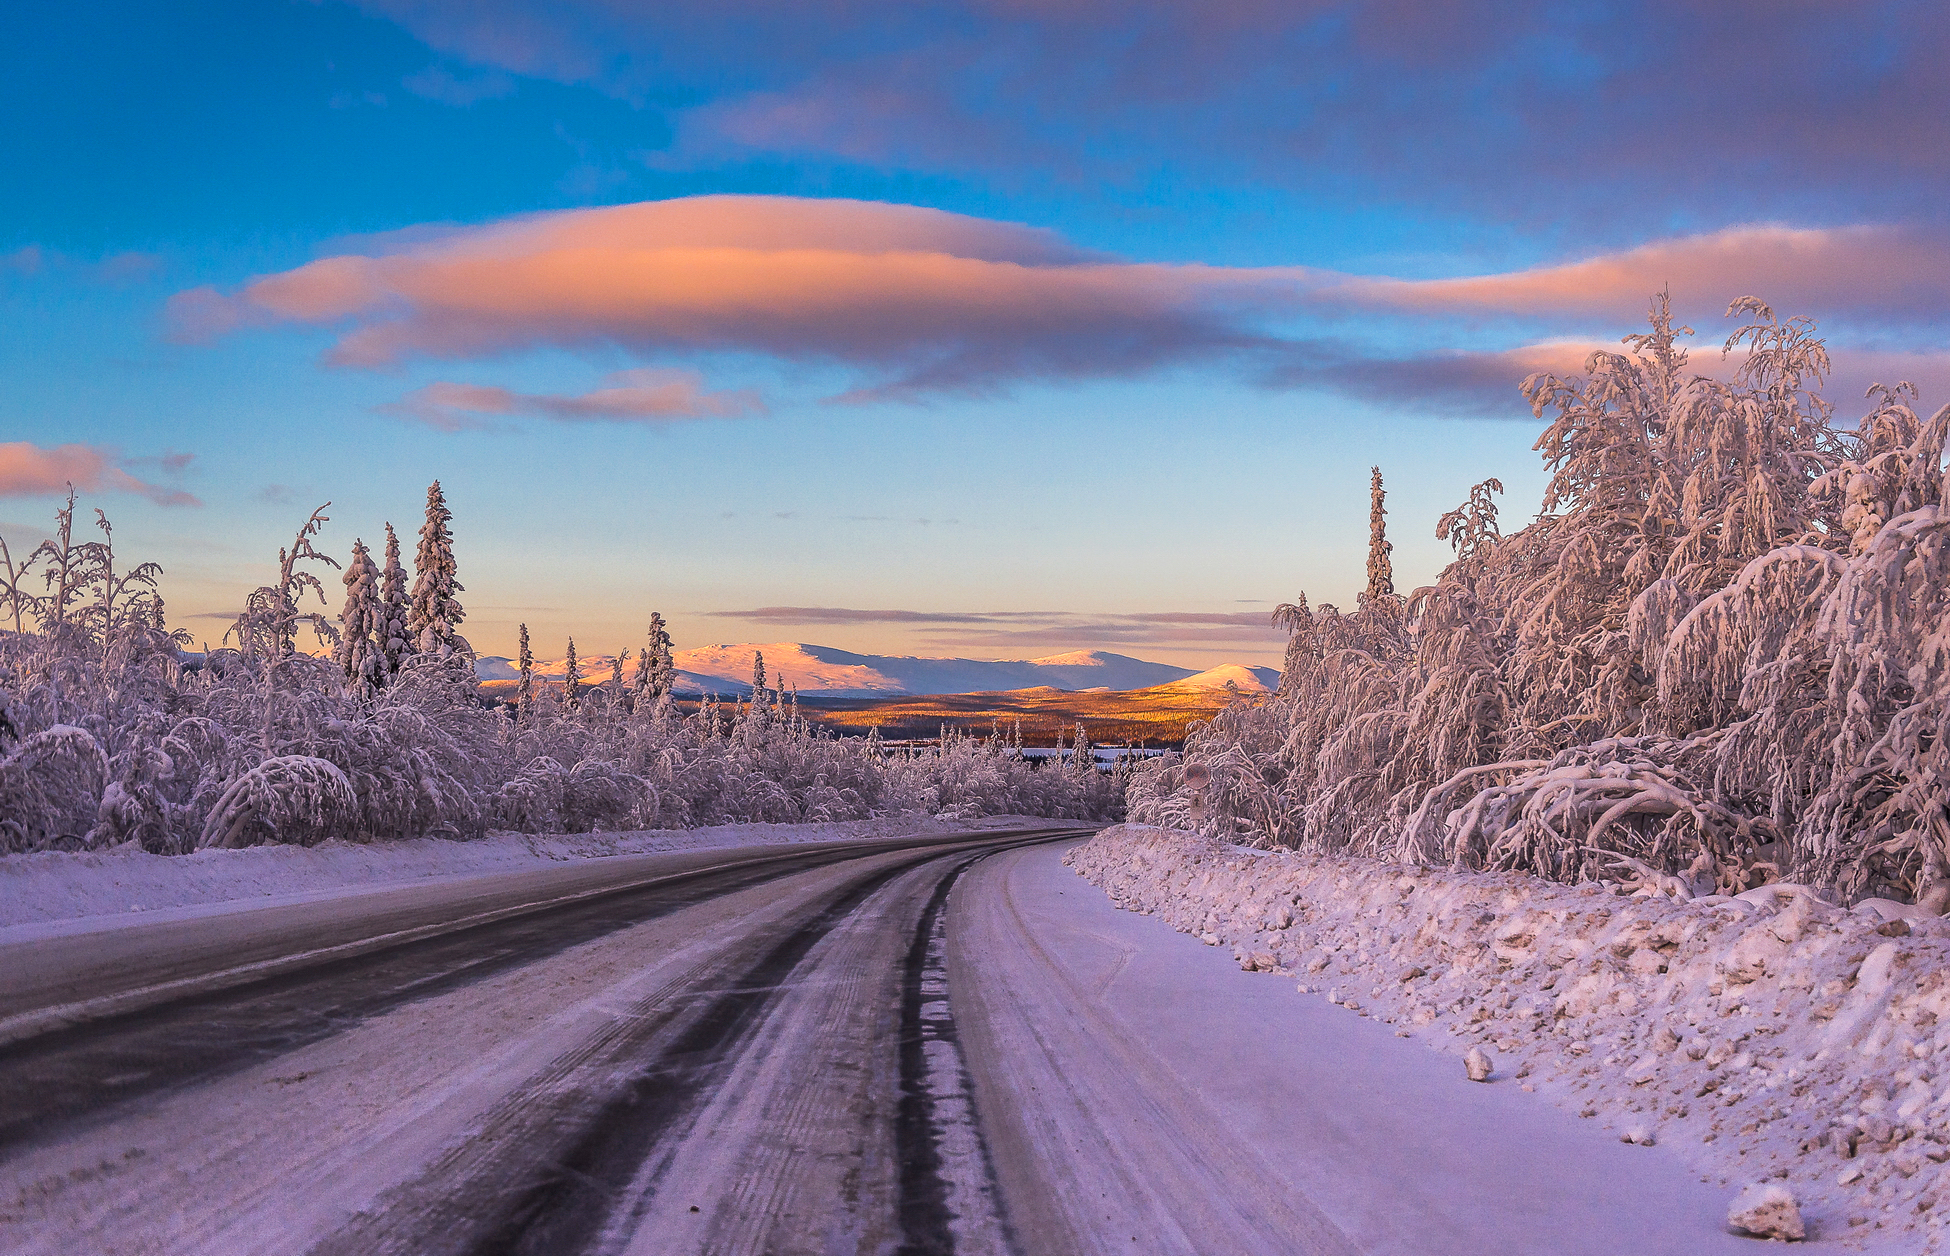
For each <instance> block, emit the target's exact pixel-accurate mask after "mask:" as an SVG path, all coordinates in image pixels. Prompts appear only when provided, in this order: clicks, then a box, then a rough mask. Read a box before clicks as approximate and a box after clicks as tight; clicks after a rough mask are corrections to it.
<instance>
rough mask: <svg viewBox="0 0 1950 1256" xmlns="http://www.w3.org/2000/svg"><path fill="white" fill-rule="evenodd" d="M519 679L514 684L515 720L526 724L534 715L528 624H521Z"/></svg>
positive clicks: (533, 664) (532, 673)
mask: <svg viewBox="0 0 1950 1256" xmlns="http://www.w3.org/2000/svg"><path fill="white" fill-rule="evenodd" d="M517 661H518V662H519V663H520V665H521V679H520V680H519V681H517V682H516V684H515V720H516V722H518V723H521V724H526V723H528V721H529V720H531V719H533V718H534V715H535V653H534V651H532V650H530V649H529V648H528V625H527V624H523V625H522V626H521V651H520V657H519V659H518V660H517Z"/></svg>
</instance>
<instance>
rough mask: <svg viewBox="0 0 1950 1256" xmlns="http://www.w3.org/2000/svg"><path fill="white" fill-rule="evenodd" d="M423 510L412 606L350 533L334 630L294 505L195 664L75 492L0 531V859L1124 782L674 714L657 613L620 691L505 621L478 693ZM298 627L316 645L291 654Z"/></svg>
mask: <svg viewBox="0 0 1950 1256" xmlns="http://www.w3.org/2000/svg"><path fill="white" fill-rule="evenodd" d="M97 515H98V519H99V512H97ZM427 516H428V518H427V525H426V527H425V528H424V529H423V530H422V532H421V547H420V548H421V554H422V557H423V558H424V559H425V561H426V562H427V563H428V564H429V566H428V569H427V570H426V571H423V572H422V573H421V578H418V579H416V580H415V581H414V584H413V593H412V594H411V596H409V594H408V591H407V590H408V585H407V580H406V573H405V571H404V570H403V568H402V567H401V565H400V561H399V544H398V540H397V538H396V536H395V534H394V533H393V530H392V528H391V526H390V525H389V526H388V527H387V545H386V561H385V565H384V567H383V568H381V567H379V566H378V565H377V564H375V562H374V561H373V558H372V556H371V554H370V553H368V552H367V551H366V549H365V547H364V546H363V545H362V544H361V545H355V547H354V553H353V559H352V562H351V564H350V567H349V569H348V570H347V571H346V573H345V576H344V584H345V587H346V601H345V611H344V613H343V615H342V616H340V617H339V619H338V620H337V621H336V622H335V621H333V620H332V619H329V618H327V617H326V616H325V615H324V613H323V612H322V610H308V609H305V607H304V606H303V605H302V604H303V603H305V602H308V601H309V600H310V599H311V598H313V597H315V598H317V600H318V602H319V605H320V606H321V607H322V606H323V599H324V586H323V583H322V581H321V580H320V579H319V578H318V577H317V576H316V575H315V574H314V573H313V572H312V571H311V570H308V567H309V566H318V565H323V566H330V567H336V566H337V565H338V564H337V563H336V562H335V561H334V560H332V559H331V558H329V557H327V556H326V555H325V554H323V553H320V552H319V551H318V550H316V549H315V548H313V541H314V539H316V538H317V537H319V536H320V535H321V533H322V528H323V525H324V524H325V523H326V522H327V519H326V517H325V515H324V513H323V508H321V509H320V510H319V511H316V512H313V514H312V516H311V518H310V519H309V520H307V521H306V523H305V525H304V526H303V527H302V528H301V529H300V531H299V532H298V534H297V536H296V538H295V539H294V541H293V544H292V545H291V546H290V547H289V548H288V549H286V550H284V551H282V552H281V553H280V554H279V567H278V572H277V577H276V582H275V583H273V584H269V585H266V586H265V587H263V588H260V589H258V590H257V591H256V592H254V593H253V594H252V595H251V597H250V598H249V600H248V603H247V606H246V609H245V611H244V613H243V614H242V615H240V616H239V618H238V620H237V623H236V624H235V626H234V627H233V628H232V629H231V631H230V632H229V634H227V636H226V644H225V645H224V646H223V647H222V648H219V649H215V650H211V651H209V652H208V653H207V654H205V655H195V654H187V653H184V652H183V648H182V647H183V646H185V645H186V644H188V638H187V636H186V635H185V634H181V633H177V634H172V633H170V632H169V631H167V630H166V628H165V627H164V622H165V620H164V610H163V605H162V600H161V599H160V598H159V597H157V596H156V591H155V582H156V577H157V576H158V575H159V574H160V571H159V569H158V568H156V567H155V566H154V565H153V564H144V565H142V566H139V567H135V568H130V569H127V570H124V569H122V568H120V567H118V566H117V564H116V559H115V554H114V550H113V547H112V545H111V543H110V541H111V539H112V538H111V534H110V533H109V530H108V524H107V521H106V519H99V526H100V528H101V531H102V536H103V539H102V540H101V541H95V542H87V541H81V542H77V541H76V540H75V539H74V536H73V517H74V501H73V499H72V498H71V499H70V500H69V502H68V504H67V506H66V508H64V509H63V510H62V511H61V512H60V514H59V516H58V518H57V525H58V526H57V531H56V538H57V539H56V540H54V541H50V542H48V543H46V544H44V545H43V546H41V547H40V549H38V550H37V551H35V553H34V554H32V555H30V556H29V558H28V559H27V561H26V562H25V563H16V562H15V561H14V560H13V558H12V556H11V554H9V553H6V552H5V550H4V542H0V562H4V569H3V570H0V576H3V577H4V584H0V617H4V618H0V624H4V625H5V627H0V853H5V852H17V851H34V850H45V849H51V848H66V849H79V848H99V847H104V846H113V845H120V844H124V843H130V842H133V843H137V844H139V845H140V846H141V847H142V848H143V849H144V850H148V851H152V852H155V853H158V854H179V853H184V852H187V851H190V850H195V849H199V848H205V847H230V846H240V845H249V844H253V843H257V842H288V843H297V844H305V845H309V844H311V843H315V842H319V841H323V840H326V839H327V838H333V837H337V838H342V839H348V840H355V841H366V840H376V839H390V838H407V837H421V836H428V835H445V836H453V837H471V836H476V835H479V834H481V833H483V832H485V831H486V830H487V829H489V828H497V827H498V828H511V829H519V830H524V831H528V832H550V831H572V832H573V831H589V830H597V829H609V830H615V829H636V828H657V827H685V826H696V825H708V824H722V823H733V822H740V821H783V822H797V821H826V820H851V819H865V818H868V817H870V816H873V815H876V814H885V813H889V812H899V811H904V810H924V811H929V812H945V813H953V814H955V815H958V816H966V817H975V816H981V815H996V814H1036V815H1047V816H1062V817H1073V818H1079V819H1081V818H1096V817H1114V816H1116V815H1118V814H1120V813H1121V810H1122V797H1123V787H1124V776H1123V775H1122V774H1121V773H1118V774H1109V775H1106V774H1102V773H1097V772H1088V773H1078V772H1073V771H1069V770H1065V769H1064V768H1062V767H1061V766H1060V765H1052V766H1049V767H1038V766H1036V765H1035V764H1033V763H1032V762H1030V761H1029V760H1027V759H1025V758H1024V757H1023V756H1022V755H1021V754H1020V751H1019V747H1016V746H1013V745H1011V744H1009V743H1007V742H1006V741H1005V740H1004V739H1003V738H1002V737H1001V735H1000V734H999V732H998V734H997V735H996V736H994V737H990V738H986V739H970V738H958V737H947V738H944V742H943V744H942V745H941V746H940V747H939V748H938V749H933V748H930V749H923V750H898V751H895V750H888V749H886V748H884V747H882V746H881V745H880V743H879V740H878V739H877V738H870V739H853V740H843V739H838V738H834V737H832V736H829V735H827V734H825V733H823V732H822V731H820V730H817V729H815V728H813V727H812V726H810V725H809V724H808V723H807V722H806V721H804V720H802V719H800V718H799V716H798V711H797V703H796V699H794V698H792V696H791V695H790V694H789V692H787V691H786V690H784V689H783V688H782V687H780V686H777V685H773V686H769V687H768V686H766V685H764V684H763V683H761V684H760V685H759V686H758V688H757V691H756V692H755V693H754V695H753V696H752V698H751V700H749V701H746V702H740V703H736V704H720V703H718V702H716V701H706V702H704V703H703V704H702V706H701V708H700V709H698V710H696V711H695V712H693V713H692V714H690V715H688V716H683V715H679V714H678V713H677V712H676V710H675V708H674V706H673V703H672V700H671V692H670V688H671V682H672V679H673V678H674V669H673V667H672V664H671V644H670V638H669V635H668V633H667V632H666V631H665V629H664V626H663V621H662V619H661V617H654V616H653V618H652V621H651V629H650V638H649V642H648V644H647V646H646V647H645V649H644V651H643V653H642V655H641V658H640V667H639V677H638V679H637V682H636V683H635V685H634V686H633V687H631V688H629V689H626V688H625V687H624V684H623V681H622V676H621V668H620V665H618V666H613V667H612V669H611V673H610V676H609V679H608V681H607V682H606V683H597V684H585V685H582V686H581V687H580V688H579V691H577V692H575V693H574V694H573V695H569V696H567V700H565V697H564V696H558V695H557V694H556V693H554V692H551V691H550V690H549V689H548V688H547V687H546V686H537V685H536V684H535V682H534V677H533V674H532V657H531V656H530V654H529V652H528V650H527V632H526V628H525V627H524V629H523V634H522V641H523V650H522V663H523V671H522V675H523V684H522V688H521V691H520V694H519V696H518V701H517V702H516V703H514V704H512V705H509V706H502V705H498V704H496V703H494V702H491V701H489V700H487V699H485V698H483V697H482V695H481V693H480V691H479V688H478V686H477V683H476V680H475V676H474V670H473V655H472V651H471V650H470V649H469V648H468V646H467V643H466V640H465V638H463V637H461V636H460V635H459V634H458V633H457V632H455V631H454V627H455V625H457V624H459V623H460V622H461V621H462V616H463V611H462V609H461V607H460V604H459V603H458V601H457V600H455V594H457V593H458V592H460V591H461V585H460V584H459V582H458V581H457V580H456V579H455V573H456V564H455V558H454V551H453V545H452V534H451V531H450V529H449V524H450V522H451V518H452V516H451V513H450V512H449V510H448V507H447V503H446V500H445V498H444V496H442V495H441V494H440V492H439V490H438V486H437V485H436V486H435V488H434V489H432V490H430V491H429V494H428V501H427ZM30 576H31V577H34V579H30V578H29V577H30ZM305 628H309V629H310V630H311V632H312V634H313V636H314V637H316V638H317V640H318V644H319V646H320V648H321V650H323V654H322V655H313V654H308V653H305V652H303V651H301V650H300V649H299V648H298V644H299V634H300V631H301V630H302V629H305ZM325 647H330V648H329V649H328V650H327V649H325Z"/></svg>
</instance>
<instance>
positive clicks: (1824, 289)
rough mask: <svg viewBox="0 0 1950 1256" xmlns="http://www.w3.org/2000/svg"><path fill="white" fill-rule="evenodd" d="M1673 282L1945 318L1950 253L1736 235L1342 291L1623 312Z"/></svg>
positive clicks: (1891, 243) (1853, 236) (1403, 303)
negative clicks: (1533, 266) (1525, 267)
mask: <svg viewBox="0 0 1950 1256" xmlns="http://www.w3.org/2000/svg"><path fill="white" fill-rule="evenodd" d="M1667 285H1671V287H1672V290H1673V293H1674V296H1675V298H1680V299H1684V300H1686V301H1687V302H1689V303H1690V304H1694V305H1698V304H1700V303H1702V302H1706V303H1715V304H1720V305H1724V303H1725V302H1727V301H1730V300H1732V299H1733V298H1734V297H1738V296H1743V295H1747V294H1750V293H1751V294H1754V295H1757V296H1760V297H1762V298H1764V299H1765V300H1767V301H1768V302H1769V303H1770V304H1772V305H1773V306H1774V307H1775V308H1776V309H1781V310H1786V311H1791V312H1797V313H1798V312H1803V311H1807V312H1817V313H1829V312H1837V311H1845V312H1863V313H1872V314H1878V315H1883V316H1888V315H1895V316H1898V317H1909V316H1927V317H1935V316H1936V313H1937V312H1938V311H1939V310H1941V309H1942V307H1943V305H1944V304H1945V302H1946V299H1950V249H1946V247H1945V242H1944V241H1943V240H1942V239H1941V238H1940V237H1935V236H1932V235H1930V234H1929V233H1927V232H1924V231H1919V230H1916V229H1914V228H1908V227H1887V226H1857V227H1831V228H1818V229H1802V228H1793V227H1782V226H1748V227H1733V228H1729V229H1727V230H1725V231H1715V232H1712V233H1710V234H1706V235H1696V236H1684V237H1680V238H1678V239H1672V240H1659V241H1655V242H1654V243H1651V244H1646V245H1641V246H1640V247H1638V248H1635V249H1628V250H1625V251H1623V252H1618V253H1608V254H1603V255H1601V256H1598V257H1592V258H1588V259H1586V260H1583V261H1578V262H1571V263H1567V264H1563V265H1556V266H1543V267H1538V268H1537V269H1534V270H1523V271H1513V272H1508V273H1504V274H1495V275H1478V276H1472V277H1468V278H1460V279H1425V280H1405V279H1389V278H1381V277H1368V278H1356V279H1350V280H1348V281H1347V282H1345V283H1344V284H1341V285H1339V286H1338V287H1337V288H1336V289H1335V291H1336V292H1337V293H1338V294H1340V295H1341V296H1343V297H1346V298H1348V299H1350V300H1354V301H1357V302H1361V303H1364V304H1372V305H1382V306H1391V307H1395V308H1398V309H1410V310H1423V311H1437V310H1485V311H1498V312H1504V313H1513V314H1527V315H1549V314H1595V315H1609V314H1615V313H1617V312H1618V311H1619V310H1621V309H1628V310H1629V309H1638V308H1642V307H1643V306H1644V304H1645V298H1646V294H1647V293H1649V292H1656V291H1658V290H1660V289H1661V288H1664V287H1666V286H1667Z"/></svg>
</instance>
